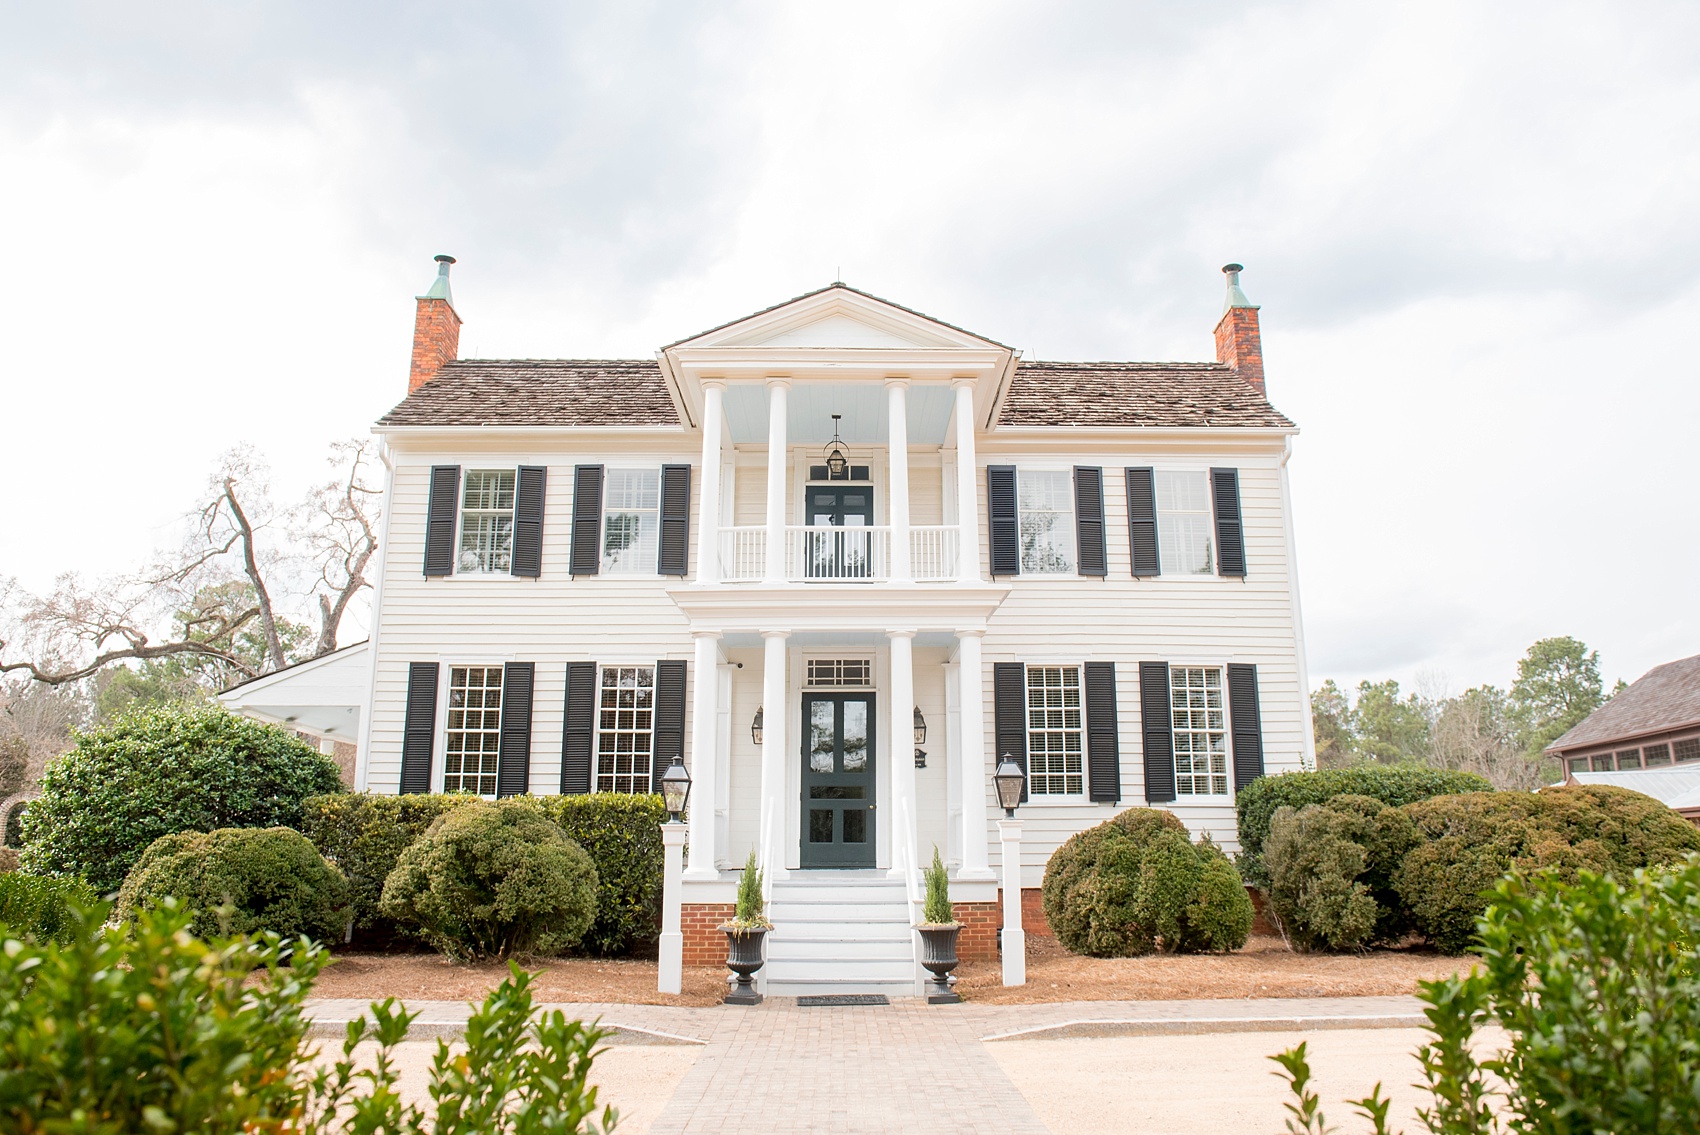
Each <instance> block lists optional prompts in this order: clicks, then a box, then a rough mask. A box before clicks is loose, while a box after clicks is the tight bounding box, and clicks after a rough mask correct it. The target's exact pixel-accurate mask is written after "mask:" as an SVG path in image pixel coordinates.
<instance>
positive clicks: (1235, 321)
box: [415, 264, 1268, 398]
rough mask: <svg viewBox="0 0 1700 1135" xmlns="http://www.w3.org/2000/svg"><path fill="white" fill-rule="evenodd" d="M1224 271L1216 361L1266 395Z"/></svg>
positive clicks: (1253, 315) (1236, 283) (1245, 314)
mask: <svg viewBox="0 0 1700 1135" xmlns="http://www.w3.org/2000/svg"><path fill="white" fill-rule="evenodd" d="M1222 271H1223V272H1226V273H1227V275H1228V302H1227V303H1225V304H1224V305H1223V306H1222V318H1221V320H1220V321H1219V322H1218V323H1217V324H1216V361H1217V362H1219V363H1227V364H1228V365H1229V366H1231V367H1233V368H1234V370H1236V371H1237V372H1239V376H1240V377H1241V378H1243V379H1245V380H1246V381H1247V382H1249V383H1251V385H1252V387H1253V389H1255V390H1256V391H1257V392H1258V393H1259V394H1262V395H1263V396H1264V397H1266V398H1267V397H1268V395H1267V394H1266V393H1265V392H1264V389H1263V340H1262V338H1261V337H1260V336H1259V335H1258V331H1257V305H1256V304H1254V303H1252V302H1251V301H1250V300H1248V299H1246V298H1245V293H1244V292H1242V291H1240V273H1241V272H1244V271H1245V267H1244V266H1243V265H1240V264H1229V265H1227V266H1225V267H1224V268H1223V269H1222ZM417 353H418V351H417V348H415V354H416V355H417Z"/></svg>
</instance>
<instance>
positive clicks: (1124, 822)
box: [1043, 808, 1253, 957]
mask: <svg viewBox="0 0 1700 1135" xmlns="http://www.w3.org/2000/svg"><path fill="white" fill-rule="evenodd" d="M1043 899H1044V908H1045V918H1046V920H1047V921H1048V922H1049V923H1050V927H1051V932H1052V933H1053V934H1055V935H1056V936H1057V940H1058V941H1059V942H1061V943H1062V944H1063V946H1064V947H1065V948H1067V949H1069V950H1071V951H1073V952H1074V953H1077V954H1090V955H1093V956H1096V957H1131V956H1135V955H1139V954H1148V953H1150V952H1152V951H1153V950H1155V949H1159V948H1161V949H1163V950H1167V951H1170V952H1188V953H1191V952H1198V951H1204V950H1237V949H1239V947H1241V946H1243V945H1245V940H1246V937H1247V935H1249V934H1250V933H1251V922H1252V916H1253V911H1252V905H1251V898H1250V897H1249V896H1248V895H1247V894H1246V891H1245V886H1244V884H1243V883H1241V882H1240V878H1239V875H1238V873H1237V872H1235V870H1234V867H1233V864H1231V863H1229V862H1228V859H1227V857H1226V856H1225V855H1223V854H1222V852H1221V851H1220V850H1219V849H1218V848H1217V847H1216V846H1215V845H1214V844H1212V843H1210V842H1209V841H1208V840H1206V841H1204V842H1202V843H1199V844H1196V845H1195V844H1193V843H1192V842H1191V840H1190V839H1189V838H1188V836H1187V830H1186V825H1185V824H1183V823H1182V822H1181V821H1180V820H1179V819H1177V818H1176V817H1175V816H1174V815H1173V814H1171V813H1169V812H1165V811H1161V810H1159V809H1155V808H1129V809H1128V810H1127V811H1125V812H1122V813H1120V814H1119V815H1117V816H1115V817H1114V818H1113V819H1111V820H1109V821H1107V822H1105V823H1102V824H1099V825H1098V826H1097V827H1095V828H1088V829H1087V830H1086V831H1083V832H1079V833H1077V834H1076V835H1074V836H1072V837H1070V838H1069V840H1068V842H1066V843H1064V844H1063V845H1062V846H1061V847H1059V848H1058V849H1057V850H1056V852H1055V854H1053V855H1052V856H1051V859H1050V862H1049V863H1048V864H1046V866H1045V884H1044V891H1043Z"/></svg>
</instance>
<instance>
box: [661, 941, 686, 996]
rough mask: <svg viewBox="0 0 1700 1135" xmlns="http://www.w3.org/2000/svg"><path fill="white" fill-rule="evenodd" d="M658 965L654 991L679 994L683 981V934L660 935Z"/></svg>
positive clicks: (682, 988) (682, 987)
mask: <svg viewBox="0 0 1700 1135" xmlns="http://www.w3.org/2000/svg"><path fill="white" fill-rule="evenodd" d="M659 952H660V965H659V966H658V967H657V971H658V972H657V975H656V981H655V989H656V992H658V993H679V992H682V991H683V990H684V981H685V936H684V934H683V933H679V932H675V933H672V934H662V935H661V942H660V950H659Z"/></svg>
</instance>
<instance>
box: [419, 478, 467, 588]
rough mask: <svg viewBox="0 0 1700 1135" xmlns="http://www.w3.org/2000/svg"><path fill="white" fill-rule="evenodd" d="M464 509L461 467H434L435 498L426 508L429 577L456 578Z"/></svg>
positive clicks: (432, 490)
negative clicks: (461, 509) (460, 514)
mask: <svg viewBox="0 0 1700 1135" xmlns="http://www.w3.org/2000/svg"><path fill="white" fill-rule="evenodd" d="M459 507H460V466H459V465H433V466H431V496H430V499H429V501H428V502H427V504H426V505H425V574H426V575H428V576H429V575H453V574H454V570H455V519H456V516H455V513H456V511H457V509H458V508H459Z"/></svg>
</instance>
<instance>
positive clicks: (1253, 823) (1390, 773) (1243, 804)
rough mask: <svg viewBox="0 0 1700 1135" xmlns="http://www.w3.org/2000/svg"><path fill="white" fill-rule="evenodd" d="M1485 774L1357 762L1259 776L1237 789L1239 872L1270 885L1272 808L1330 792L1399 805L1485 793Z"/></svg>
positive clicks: (1316, 799)
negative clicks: (1267, 857)
mask: <svg viewBox="0 0 1700 1135" xmlns="http://www.w3.org/2000/svg"><path fill="white" fill-rule="evenodd" d="M1491 788H1492V785H1490V784H1489V783H1488V782H1487V780H1486V778H1484V777H1481V776H1477V775H1476V774H1475V773H1473V772H1448V771H1445V770H1443V769H1431V768H1425V767H1423V766H1421V765H1357V766H1354V767H1352V768H1337V769H1318V770H1317V771H1315V772H1287V773H1282V774H1281V775H1279V776H1262V777H1258V778H1257V779H1256V780H1254V781H1252V782H1251V783H1250V784H1248V785H1246V786H1245V787H1244V788H1242V789H1240V790H1239V792H1238V793H1237V799H1236V801H1235V810H1236V811H1237V812H1238V815H1239V834H1240V861H1239V867H1240V873H1241V874H1242V875H1244V876H1245V878H1246V881H1247V882H1249V883H1252V884H1254V885H1256V886H1258V887H1263V888H1266V889H1267V887H1268V886H1269V875H1268V873H1267V871H1266V870H1265V869H1264V864H1263V842H1264V840H1266V839H1268V838H1269V822H1270V821H1271V820H1272V819H1273V818H1274V816H1275V810H1276V809H1277V808H1282V807H1287V808H1293V809H1299V808H1303V807H1304V806H1305V805H1306V804H1321V803H1324V802H1325V801H1327V800H1330V799H1332V798H1333V797H1335V796H1368V797H1370V798H1371V799H1374V800H1379V801H1381V802H1382V803H1383V804H1391V805H1393V806H1394V807H1398V806H1400V805H1402V804H1414V803H1416V802H1417V801H1418V800H1427V799H1429V798H1430V797H1432V796H1446V795H1451V794H1454V793H1459V792H1486V791H1489V790H1490V789H1491Z"/></svg>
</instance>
